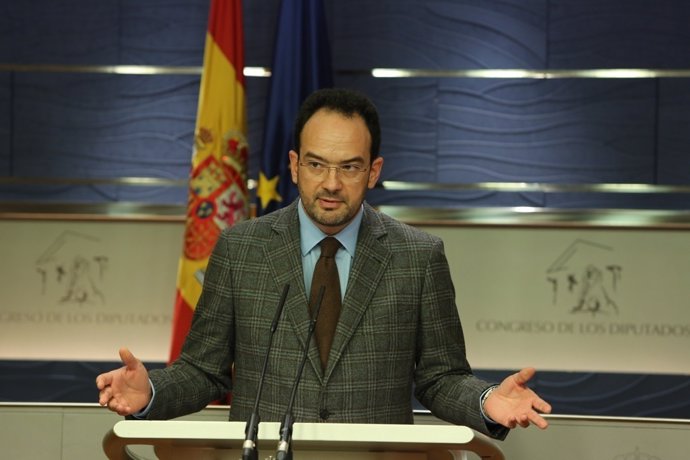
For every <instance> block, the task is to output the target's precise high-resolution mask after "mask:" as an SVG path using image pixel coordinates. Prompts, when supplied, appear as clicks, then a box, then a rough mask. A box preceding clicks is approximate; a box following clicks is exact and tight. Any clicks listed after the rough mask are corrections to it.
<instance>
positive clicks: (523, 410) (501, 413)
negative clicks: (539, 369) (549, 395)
mask: <svg viewBox="0 0 690 460" xmlns="http://www.w3.org/2000/svg"><path fill="white" fill-rule="evenodd" d="M535 372H536V371H535V370H534V369H533V368H531V367H530V368H525V369H522V370H521V371H520V372H518V373H516V374H513V375H511V376H509V377H507V378H506V379H505V380H504V381H503V382H501V384H500V385H499V386H498V387H497V388H496V389H495V390H494V391H493V392H492V393H491V394H490V395H489V397H488V398H487V399H486V402H485V403H484V413H485V414H486V415H488V416H489V417H491V419H492V420H494V421H495V422H497V423H500V424H501V425H503V426H505V427H508V428H515V427H516V426H517V425H520V426H521V427H523V428H526V427H528V426H529V425H530V424H534V425H536V426H538V427H539V428H541V429H542V430H543V429H545V428H546V427H547V426H548V425H549V424H548V422H547V421H546V420H544V417H542V416H541V415H540V414H550V413H551V405H550V404H549V403H547V402H546V401H544V400H543V399H541V398H540V397H539V396H538V395H537V394H536V393H535V392H534V391H532V390H531V389H529V388H527V385H526V384H527V382H528V381H529V380H530V379H531V378H532V377H533V376H534V374H535Z"/></svg>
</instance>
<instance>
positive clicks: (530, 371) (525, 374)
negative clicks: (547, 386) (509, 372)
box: [515, 367, 537, 385]
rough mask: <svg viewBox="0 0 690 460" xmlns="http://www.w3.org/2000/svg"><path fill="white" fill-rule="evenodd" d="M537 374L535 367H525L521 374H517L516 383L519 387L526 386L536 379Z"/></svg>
mask: <svg viewBox="0 0 690 460" xmlns="http://www.w3.org/2000/svg"><path fill="white" fill-rule="evenodd" d="M536 372H537V370H536V369H535V368H533V367H525V368H524V369H520V372H518V373H517V374H515V383H517V384H518V385H525V384H526V383H527V382H529V381H530V379H531V378H532V377H534V374H535V373H536Z"/></svg>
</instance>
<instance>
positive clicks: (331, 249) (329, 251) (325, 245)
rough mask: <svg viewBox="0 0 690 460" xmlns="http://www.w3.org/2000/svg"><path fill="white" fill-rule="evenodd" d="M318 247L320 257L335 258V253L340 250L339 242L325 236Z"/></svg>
mask: <svg viewBox="0 0 690 460" xmlns="http://www.w3.org/2000/svg"><path fill="white" fill-rule="evenodd" d="M319 245H320V246H321V257H335V253H336V252H338V249H339V248H340V241H338V240H337V239H335V238H333V237H332V236H327V237H326V238H324V239H322V240H321V243H319Z"/></svg>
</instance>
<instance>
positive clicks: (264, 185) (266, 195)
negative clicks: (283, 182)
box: [256, 172, 283, 209]
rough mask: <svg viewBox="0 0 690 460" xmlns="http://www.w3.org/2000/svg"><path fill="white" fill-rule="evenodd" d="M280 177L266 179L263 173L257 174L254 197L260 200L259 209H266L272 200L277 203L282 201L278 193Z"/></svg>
mask: <svg viewBox="0 0 690 460" xmlns="http://www.w3.org/2000/svg"><path fill="white" fill-rule="evenodd" d="M279 179H280V176H274V177H273V178H271V179H267V178H266V176H264V173H263V172H259V185H258V187H257V188H256V196H258V197H259V200H261V208H262V209H266V207H268V204H269V203H270V202H271V201H272V200H276V201H277V202H278V203H280V202H281V201H283V197H281V196H280V193H278V180H279Z"/></svg>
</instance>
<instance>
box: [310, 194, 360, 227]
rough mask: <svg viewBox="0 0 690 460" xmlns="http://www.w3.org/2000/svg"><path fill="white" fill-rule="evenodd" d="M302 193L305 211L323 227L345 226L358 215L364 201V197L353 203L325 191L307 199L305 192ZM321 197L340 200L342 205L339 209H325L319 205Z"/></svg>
mask: <svg viewBox="0 0 690 460" xmlns="http://www.w3.org/2000/svg"><path fill="white" fill-rule="evenodd" d="M300 195H301V196H302V197H303V198H302V204H303V205H304V210H305V212H306V213H307V215H308V216H309V218H310V219H311V220H312V221H314V223H316V224H317V225H319V226H321V227H333V228H338V227H341V228H342V227H345V226H346V225H347V224H348V223H350V221H351V220H352V219H353V218H354V217H355V216H356V215H357V211H359V208H360V206H361V205H362V201H363V198H362V199H361V200H359V202H357V203H351V202H348V201H347V200H345V199H343V198H342V197H341V196H339V195H337V194H330V193H323V192H322V193H319V194H317V195H316V196H314V197H313V198H312V199H310V200H309V201H307V200H305V199H304V196H305V195H304V194H300ZM320 198H325V199H333V200H338V201H339V202H340V205H339V206H338V208H337V209H323V208H322V207H321V206H319V199H320ZM338 230H340V229H338Z"/></svg>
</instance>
